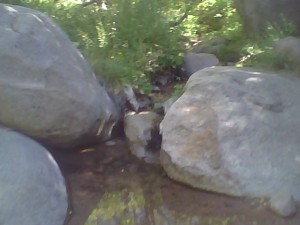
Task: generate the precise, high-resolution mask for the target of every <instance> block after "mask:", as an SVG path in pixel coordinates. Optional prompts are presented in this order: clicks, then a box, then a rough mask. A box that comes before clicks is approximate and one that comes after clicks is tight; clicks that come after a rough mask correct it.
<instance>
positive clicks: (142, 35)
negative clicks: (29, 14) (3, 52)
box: [23, 0, 185, 90]
mask: <svg viewBox="0 0 300 225" xmlns="http://www.w3.org/2000/svg"><path fill="white" fill-rule="evenodd" d="M178 2H180V1H178ZM178 2H177V3H176V1H174V2H172V1H169V2H168V1H163V0H153V1H148V0H135V1H132V0H113V1H109V5H108V3H107V5H103V4H104V3H105V2H103V4H102V5H101V6H99V5H97V4H92V5H89V6H87V7H82V6H81V5H80V4H75V3H74V2H73V1H59V2H58V3H56V4H54V3H53V1H50V0H48V1H47V0H44V1H43V0H25V1H24V2H23V5H24V6H27V7H31V8H34V9H37V10H39V11H42V12H45V13H46V14H48V15H50V16H51V17H52V18H53V19H54V20H55V21H56V22H57V23H58V24H59V25H60V26H61V27H62V28H63V30H64V31H65V32H66V33H67V34H68V36H69V37H70V39H71V41H72V42H73V43H74V44H75V45H76V47H78V48H79V49H80V50H81V51H82V53H83V54H84V55H85V56H86V57H87V59H88V61H89V62H90V64H91V65H92V66H93V68H94V70H95V72H96V74H99V75H101V77H102V78H103V79H104V80H105V81H106V82H110V83H114V84H115V83H130V84H132V85H135V86H138V87H140V88H142V89H144V90H149V89H150V84H149V77H150V73H151V72H153V71H157V70H163V69H166V68H170V69H172V68H175V67H177V66H178V65H180V64H181V62H182V56H183V52H184V48H185V47H184V41H183V40H182V36H181V30H180V27H178V28H177V27H175V28H173V27H171V26H170V20H169V18H168V13H166V8H168V7H171V6H172V7H175V6H178V4H179V3H178ZM162 3H163V4H162ZM175 3H176V4H175Z"/></svg>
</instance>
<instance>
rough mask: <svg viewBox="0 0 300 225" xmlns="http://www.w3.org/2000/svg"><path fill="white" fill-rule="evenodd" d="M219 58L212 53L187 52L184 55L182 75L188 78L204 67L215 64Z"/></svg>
mask: <svg viewBox="0 0 300 225" xmlns="http://www.w3.org/2000/svg"><path fill="white" fill-rule="evenodd" d="M218 64H219V60H218V59H217V57H216V56H215V55H213V54H208V53H198V54H195V53H188V54H186V55H185V56H184V63H183V70H184V77H185V78H189V77H190V76H191V75H192V74H193V73H195V72H197V71H198V70H201V69H204V68H206V67H211V66H216V65H218Z"/></svg>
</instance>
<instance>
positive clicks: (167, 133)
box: [161, 67, 300, 201]
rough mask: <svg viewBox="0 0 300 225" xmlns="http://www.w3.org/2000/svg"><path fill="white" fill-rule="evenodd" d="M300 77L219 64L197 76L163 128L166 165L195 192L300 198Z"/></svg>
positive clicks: (169, 112)
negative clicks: (278, 195) (285, 195)
mask: <svg viewBox="0 0 300 225" xmlns="http://www.w3.org/2000/svg"><path fill="white" fill-rule="evenodd" d="M299 87H300V80H299V79H296V78H290V77H288V76H279V75H276V74H271V73H264V72H259V71H254V70H253V71H252V70H250V69H239V68H234V67H215V68H207V69H203V70H201V71H199V72H197V73H195V74H193V75H192V76H191V77H190V79H189V80H188V82H187V85H186V91H185V93H184V94H183V95H182V96H181V97H180V98H179V99H178V100H177V101H176V102H175V103H174V104H173V105H172V106H171V108H170V110H169V111H168V112H167V114H166V116H165V118H164V119H163V121H162V123H161V133H162V150H161V163H162V165H163V167H164V169H165V171H166V172H167V174H168V175H169V176H170V177H171V178H173V179H175V180H178V181H180V182H183V183H186V184H189V185H191V186H193V187H197V188H201V189H205V190H209V191H214V192H219V193H224V194H228V195H234V196H249V197H266V198H269V197H271V196H273V195H276V194H277V193H279V192H286V193H290V194H291V195H292V196H293V197H294V199H295V200H297V201H299V200H300V189H299V187H300V148H299V146H300V139H299V133H300V119H299V114H300V98H299V96H300V88H299Z"/></svg>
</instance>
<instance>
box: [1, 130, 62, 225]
mask: <svg viewBox="0 0 300 225" xmlns="http://www.w3.org/2000/svg"><path fill="white" fill-rule="evenodd" d="M0 186H1V188H0V212H1V213H0V224H1V225H16V224H28V225H29V224H30V225H41V224H43V225H63V224H64V220H65V218H66V215H67V208H68V199H67V192H66V187H65V182H64V178H63V176H62V175H61V172H60V170H59V168H58V166H57V164H56V162H55V161H54V159H53V158H52V156H51V155H50V154H49V153H48V152H47V151H46V149H45V148H43V147H42V146H41V145H39V144H38V143H36V142H34V141H33V140H31V139H29V138H28V137H25V136H23V135H21V134H19V133H16V132H14V131H11V130H8V129H4V128H0Z"/></svg>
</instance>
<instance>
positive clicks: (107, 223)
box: [85, 170, 255, 225]
mask: <svg viewBox="0 0 300 225" xmlns="http://www.w3.org/2000/svg"><path fill="white" fill-rule="evenodd" d="M154 171H155V170H154ZM110 182H111V183H110V189H111V190H110V191H107V192H106V193H105V194H104V195H103V196H102V198H101V200H100V202H99V204H98V206H97V208H96V209H94V210H93V212H92V213H91V215H90V216H89V218H88V220H87V221H86V223H85V225H202V224H203V225H229V224H233V222H235V221H236V219H237V218H238V217H237V216H235V215H231V217H228V215H226V214H224V215H218V214H219V213H216V214H215V215H213V214H212V213H210V212H209V211H210V208H211V206H210V205H209V203H207V201H206V200H205V199H204V200H203V204H201V202H198V199H197V198H195V196H194V194H196V192H195V191H192V190H191V193H192V195H191V194H188V193H185V192H181V191H180V189H181V188H186V187H179V189H177V190H169V188H172V187H171V186H168V184H167V183H168V182H167V183H166V178H163V177H161V176H160V174H159V173H158V172H157V170H156V173H155V172H154V173H152V172H149V173H148V174H147V173H143V174H142V175H141V176H139V175H138V174H134V173H130V172H128V171H127V172H126V171H124V172H123V173H122V174H120V176H118V177H114V179H112V180H111V181H110ZM193 192H194V193H193ZM221 202H223V201H221ZM191 205H192V206H193V209H194V211H193V210H189V207H190V206H191ZM197 205H198V206H200V207H202V210H201V211H202V212H200V211H198V212H197ZM195 206H196V207H195ZM205 207H206V208H207V213H205V210H203V208H205ZM184 208H186V210H185V209H184ZM223 211H224V210H223ZM201 214H202V215H201ZM241 220H242V217H239V222H241ZM248 222H249V221H248ZM251 224H252V223H251ZM253 224H255V223H253Z"/></svg>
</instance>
